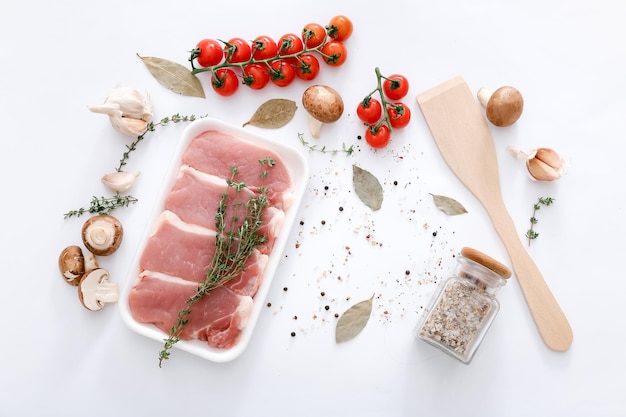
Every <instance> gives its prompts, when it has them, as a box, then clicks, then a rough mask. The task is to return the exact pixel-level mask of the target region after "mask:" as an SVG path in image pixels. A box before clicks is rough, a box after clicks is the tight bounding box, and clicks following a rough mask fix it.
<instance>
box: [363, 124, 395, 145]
mask: <svg viewBox="0 0 626 417" xmlns="http://www.w3.org/2000/svg"><path fill="white" fill-rule="evenodd" d="M390 139H391V132H390V131H389V127H387V125H385V124H381V125H376V126H371V127H368V128H367V130H366V131H365V141H366V142H367V143H368V144H369V145H370V146H371V147H372V148H374V149H380V148H384V147H385V146H387V145H388V144H389V140H390Z"/></svg>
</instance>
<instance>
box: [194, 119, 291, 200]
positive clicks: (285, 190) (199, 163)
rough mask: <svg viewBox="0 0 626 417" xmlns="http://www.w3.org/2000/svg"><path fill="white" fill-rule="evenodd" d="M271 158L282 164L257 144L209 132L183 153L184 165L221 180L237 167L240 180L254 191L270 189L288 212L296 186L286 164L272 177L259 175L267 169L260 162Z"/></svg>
mask: <svg viewBox="0 0 626 417" xmlns="http://www.w3.org/2000/svg"><path fill="white" fill-rule="evenodd" d="M268 157H269V158H271V159H273V160H275V161H279V160H280V158H279V156H278V155H276V153H275V152H272V151H270V150H269V149H266V148H262V147H260V146H257V145H255V144H253V143H250V142H246V141H242V140H240V139H237V138H235V137H233V136H230V135H228V134H226V133H222V132H218V131H215V130H209V131H206V132H204V133H202V134H200V135H198V136H197V137H196V138H194V140H192V141H191V143H190V144H189V147H188V148H187V150H186V151H185V152H184V153H183V164H186V165H189V166H191V167H193V168H196V169H198V170H200V171H203V172H206V173H208V174H212V175H215V176H218V177H221V178H230V177H231V169H232V167H233V166H237V169H238V171H239V172H238V174H237V177H236V180H237V181H241V182H244V183H245V184H246V186H248V187H250V188H255V187H267V188H268V189H269V192H268V197H269V199H270V202H271V203H272V205H274V206H276V207H278V208H280V209H283V210H286V209H287V208H289V205H290V204H291V202H292V200H293V194H292V190H293V184H292V182H291V177H290V176H289V172H288V171H287V167H285V165H284V164H280V163H279V164H276V165H275V166H274V167H272V168H271V174H270V175H268V176H266V177H262V176H260V175H259V174H260V173H261V172H263V171H264V170H266V169H267V166H265V165H261V164H260V163H259V161H260V160H264V159H265V158H268Z"/></svg>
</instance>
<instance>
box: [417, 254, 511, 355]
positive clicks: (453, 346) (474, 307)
mask: <svg viewBox="0 0 626 417" xmlns="http://www.w3.org/2000/svg"><path fill="white" fill-rule="evenodd" d="M457 260H458V264H457V268H456V270H455V274H454V276H452V277H451V278H448V279H446V280H445V281H444V282H443V283H442V285H441V287H440V289H439V291H437V292H436V293H435V295H434V296H433V299H432V301H431V303H430V305H429V307H428V310H427V311H428V314H427V315H426V316H425V317H424V318H423V319H422V320H421V322H420V324H419V325H418V327H417V331H416V335H417V337H418V338H420V339H422V340H424V341H426V342H428V343H430V344H431V345H433V346H436V347H438V348H439V349H441V350H443V351H444V352H446V353H448V354H450V355H452V356H453V357H455V358H457V359H458V360H460V361H461V362H463V363H465V364H469V363H470V361H471V360H472V357H473V356H474V353H476V349H478V346H479V345H480V343H481V342H482V340H483V337H484V336H485V333H486V332H487V330H488V329H489V326H490V325H491V322H492V321H493V319H494V318H495V317H496V314H497V313H498V311H499V310H500V303H499V302H498V300H497V299H496V297H495V295H496V293H497V292H498V289H499V288H500V287H502V286H503V285H505V284H506V282H507V278H509V277H510V276H511V270H510V269H509V268H507V267H506V266H505V265H503V264H501V263H500V262H498V261H496V260H495V259H493V258H491V257H489V256H487V255H485V254H484V253H482V252H479V251H477V250H476V249H472V248H468V247H465V248H463V249H462V250H461V256H459V257H458V258H457Z"/></svg>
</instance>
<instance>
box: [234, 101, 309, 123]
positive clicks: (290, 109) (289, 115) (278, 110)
mask: <svg viewBox="0 0 626 417" xmlns="http://www.w3.org/2000/svg"><path fill="white" fill-rule="evenodd" d="M297 109H298V106H296V102H295V101H292V100H287V99H284V98H273V99H270V100H267V101H266V102H265V103H263V104H261V105H260V106H259V108H258V109H256V111H255V112H254V114H253V115H252V117H251V118H250V120H248V121H247V122H245V123H244V124H243V126H246V125H253V126H257V127H262V128H266V129H278V128H279V127H283V126H285V125H286V124H287V123H289V122H290V121H291V119H293V116H294V114H296V110H297Z"/></svg>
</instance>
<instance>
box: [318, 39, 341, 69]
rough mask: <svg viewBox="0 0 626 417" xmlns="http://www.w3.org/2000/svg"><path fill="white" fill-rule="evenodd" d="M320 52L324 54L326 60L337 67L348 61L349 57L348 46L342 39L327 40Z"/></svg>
mask: <svg viewBox="0 0 626 417" xmlns="http://www.w3.org/2000/svg"><path fill="white" fill-rule="evenodd" d="M320 52H321V53H322V54H323V55H324V62H326V63H327V64H328V65H331V66H335V67H338V66H339V65H342V64H343V63H344V62H346V58H347V57H348V52H347V50H346V47H345V46H344V44H343V43H342V42H341V41H329V42H326V44H324V46H322V49H321V50H320Z"/></svg>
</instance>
